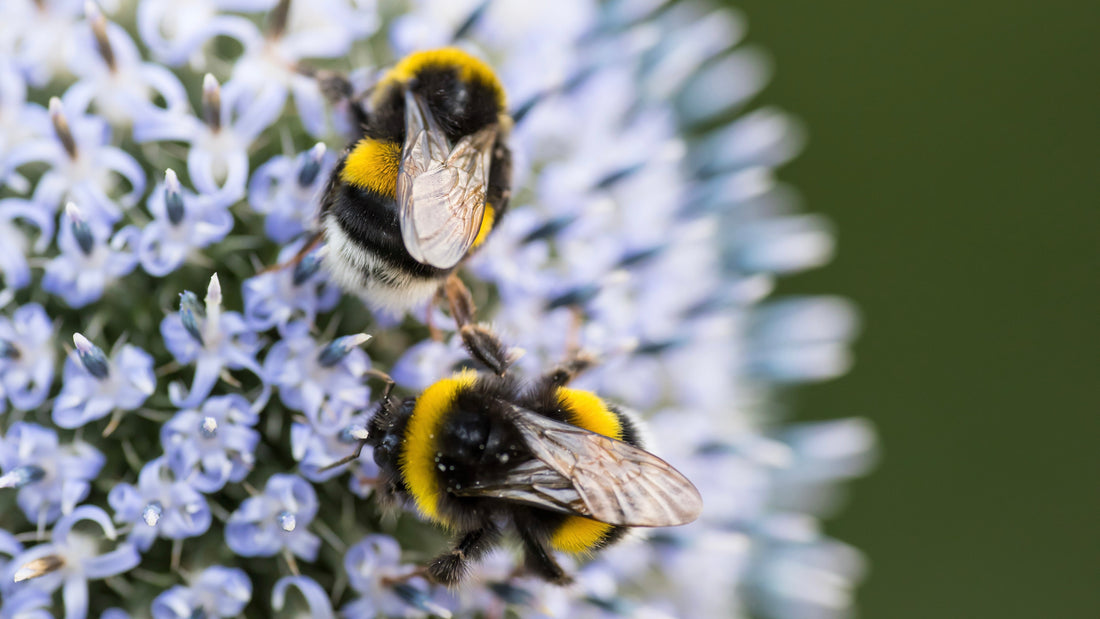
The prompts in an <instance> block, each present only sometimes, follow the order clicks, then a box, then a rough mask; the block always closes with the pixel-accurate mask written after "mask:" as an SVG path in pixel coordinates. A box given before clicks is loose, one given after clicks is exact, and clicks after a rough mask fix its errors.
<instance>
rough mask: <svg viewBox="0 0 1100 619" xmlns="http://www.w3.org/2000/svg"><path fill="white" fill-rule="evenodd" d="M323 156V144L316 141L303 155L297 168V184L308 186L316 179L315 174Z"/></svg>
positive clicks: (318, 170)
mask: <svg viewBox="0 0 1100 619" xmlns="http://www.w3.org/2000/svg"><path fill="white" fill-rule="evenodd" d="M324 157H325V145H324V144H320V143H318V144H317V145H316V146H314V147H313V148H311V149H309V152H308V153H306V154H305V157H303V161H302V166H301V167H300V168H298V185H299V186H301V187H309V186H310V185H312V184H313V181H315V180H317V174H318V173H320V172H321V161H322V160H323V159H324Z"/></svg>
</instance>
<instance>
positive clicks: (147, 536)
mask: <svg viewBox="0 0 1100 619" xmlns="http://www.w3.org/2000/svg"><path fill="white" fill-rule="evenodd" d="M107 501H108V503H110V505H111V509H113V510H114V512H115V522H117V523H119V524H123V523H125V524H129V525H131V529H130V535H129V537H127V541H128V542H131V543H133V544H134V546H136V547H137V549H138V550H139V551H141V552H145V551H147V550H149V547H150V546H152V545H153V542H154V541H156V539H157V538H158V537H162V538H165V539H173V540H176V539H184V538H188V537H196V536H198V535H202V534H203V533H206V531H207V529H209V528H210V523H211V521H212V518H211V514H210V507H209V505H207V503H206V498H205V497H203V496H202V494H200V493H199V491H198V490H197V489H196V488H195V487H193V486H192V485H191V484H190V483H189V480H188V479H187V478H180V477H177V476H176V474H175V473H174V472H173V471H172V468H171V467H170V466H169V464H168V459H167V458H166V457H164V456H162V457H160V458H156V459H154V460H151V461H150V462H149V463H147V464H146V465H145V466H144V467H142V469H141V474H140V475H139V476H138V482H137V485H136V486H134V485H131V484H127V483H120V484H116V485H115V487H113V488H111V492H110V494H109V495H108V497H107Z"/></svg>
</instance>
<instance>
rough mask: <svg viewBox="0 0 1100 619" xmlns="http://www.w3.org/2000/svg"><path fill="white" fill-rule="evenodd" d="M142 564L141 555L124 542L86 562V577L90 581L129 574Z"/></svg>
mask: <svg viewBox="0 0 1100 619" xmlns="http://www.w3.org/2000/svg"><path fill="white" fill-rule="evenodd" d="M139 563H141V555H140V554H138V551H137V548H135V547H134V545H133V544H129V543H126V542H123V543H122V544H119V545H118V548H116V549H114V550H112V551H111V552H108V553H106V554H102V555H99V556H97V557H92V558H90V559H86V560H85V561H84V575H85V576H87V577H88V578H89V579H96V578H107V577H108V576H114V575H116V574H122V573H124V572H129V571H130V570H132V569H134V568H135V567H137V566H138V564H139Z"/></svg>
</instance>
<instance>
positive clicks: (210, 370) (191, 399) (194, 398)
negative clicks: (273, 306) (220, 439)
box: [160, 274, 262, 408]
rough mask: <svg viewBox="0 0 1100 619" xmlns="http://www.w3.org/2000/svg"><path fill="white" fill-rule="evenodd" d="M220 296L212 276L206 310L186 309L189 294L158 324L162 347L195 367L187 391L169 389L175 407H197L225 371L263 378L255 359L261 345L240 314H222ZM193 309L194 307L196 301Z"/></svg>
mask: <svg viewBox="0 0 1100 619" xmlns="http://www.w3.org/2000/svg"><path fill="white" fill-rule="evenodd" d="M221 294H222V293H221V284H220V283H218V276H217V274H215V275H214V276H213V277H212V278H211V280H210V286H209V287H208V289H207V293H206V305H205V308H202V307H201V306H199V307H198V308H197V309H192V308H189V307H188V306H187V305H188V304H187V299H189V298H195V297H194V294H192V293H190V292H188V293H184V294H183V295H181V297H182V299H183V302H181V304H180V311H179V312H177V313H173V314H169V315H168V316H165V318H164V320H163V321H161V323H160V333H161V336H162V337H163V338H164V344H165V346H167V348H168V350H169V352H171V353H172V356H173V357H175V359H176V361H177V362H179V363H181V364H184V365H189V364H191V363H194V364H195V379H194V382H193V383H192V385H191V389H190V391H187V390H186V389H185V387H183V386H182V385H181V384H179V383H172V384H171V385H169V396H170V397H171V399H172V403H173V404H175V405H176V406H179V407H185V408H189V407H196V406H198V405H199V404H200V403H201V402H202V401H203V400H205V399H206V396H208V395H209V394H210V391H211V390H212V389H213V388H214V385H215V384H216V383H217V382H218V378H219V376H220V375H221V373H222V370H224V369H231V370H237V369H247V370H249V371H251V372H252V373H253V374H256V375H257V376H260V375H261V374H262V371H261V369H260V366H259V364H257V363H256V359H255V355H256V351H257V350H259V348H260V346H261V342H260V341H259V339H258V338H257V337H256V335H255V333H253V332H252V331H251V330H250V329H249V328H248V326H247V325H246V324H245V321H244V318H243V317H242V316H241V315H240V314H239V313H237V312H223V311H222V309H221V304H222V296H221ZM187 295H191V296H190V297H188V296H187ZM194 305H196V306H197V298H195V303H194ZM261 405H262V404H261Z"/></svg>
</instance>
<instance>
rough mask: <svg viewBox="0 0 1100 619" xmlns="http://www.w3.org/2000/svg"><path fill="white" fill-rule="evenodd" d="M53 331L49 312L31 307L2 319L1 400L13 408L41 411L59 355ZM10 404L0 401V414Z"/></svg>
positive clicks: (37, 306)
mask: <svg viewBox="0 0 1100 619" xmlns="http://www.w3.org/2000/svg"><path fill="white" fill-rule="evenodd" d="M54 335H55V333H54V328H53V325H52V324H51V322H50V317H49V316H48V315H47V314H46V310H44V309H43V308H42V306H41V305H39V304H37V303H29V304H27V305H24V306H22V307H20V308H17V309H16V310H15V311H14V312H12V316H11V318H10V319H9V318H7V317H6V316H0V396H6V398H7V400H10V401H11V405H12V407H13V408H15V409H17V410H24V411H29V410H33V409H35V408H38V407H39V406H40V405H42V403H43V402H44V401H45V400H46V396H48V395H49V391H50V385H51V384H52V383H53V377H54V364H55V361H56V358H57V354H56V352H55V351H54V348H53V346H52V342H53V338H54ZM6 409H7V402H6V401H5V400H4V397H0V412H4V411H5V410H6Z"/></svg>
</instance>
